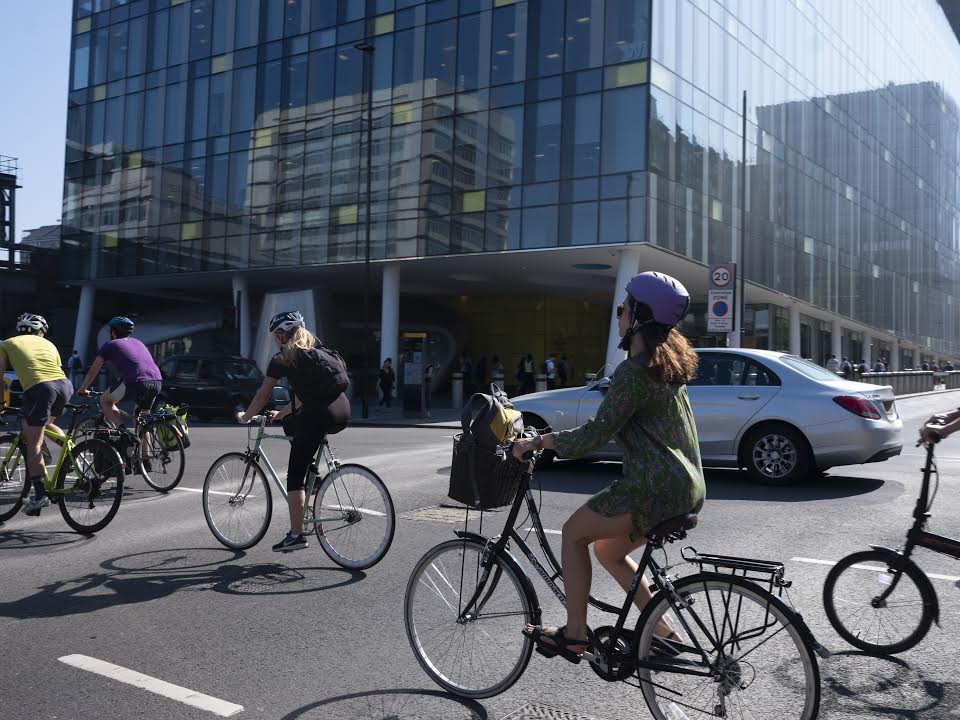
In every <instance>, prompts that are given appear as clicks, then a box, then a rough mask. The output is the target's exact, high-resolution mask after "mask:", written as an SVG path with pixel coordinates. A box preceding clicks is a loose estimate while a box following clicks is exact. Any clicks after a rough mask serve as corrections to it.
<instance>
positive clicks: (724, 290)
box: [707, 263, 737, 333]
mask: <svg viewBox="0 0 960 720" xmlns="http://www.w3.org/2000/svg"><path fill="white" fill-rule="evenodd" d="M736 287H737V266H736V265H735V264H734V263H723V264H721V265H711V266H710V290H709V291H708V297H707V332H716V333H730V332H733V330H734V328H735V327H736V317H737V304H736Z"/></svg>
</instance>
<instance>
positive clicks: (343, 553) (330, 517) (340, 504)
mask: <svg viewBox="0 0 960 720" xmlns="http://www.w3.org/2000/svg"><path fill="white" fill-rule="evenodd" d="M313 519H314V522H315V524H314V531H315V532H316V535H317V541H318V542H319V543H320V547H322V548H323V551H324V552H325V553H326V554H327V556H328V557H329V558H330V559H331V560H333V562H335V563H336V564H337V565H339V566H340V567H342V568H346V569H348V570H365V569H367V568H370V567H373V566H374V565H376V564H377V563H378V562H380V561H381V560H382V559H383V558H384V556H385V555H386V554H387V551H389V550H390V545H391V544H392V543H393V534H394V532H395V531H396V527H397V516H396V512H395V511H394V509H393V498H391V497H390V491H389V490H387V486H386V485H385V484H384V482H383V480H381V479H380V477H379V476H378V475H377V474H376V473H375V472H374V471H373V470H371V469H370V468H368V467H365V466H363V465H357V464H355V463H347V464H345V465H341V466H340V467H338V468H337V469H336V470H333V471H332V472H329V473H327V475H326V476H325V477H324V478H323V482H321V483H320V487H319V489H318V490H317V494H316V495H315V496H314V502H313ZM361 533H362V534H363V537H361Z"/></svg>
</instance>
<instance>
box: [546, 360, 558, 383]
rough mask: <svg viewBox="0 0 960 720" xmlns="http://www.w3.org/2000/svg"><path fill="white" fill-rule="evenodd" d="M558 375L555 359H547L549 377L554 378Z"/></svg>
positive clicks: (549, 378)
mask: <svg viewBox="0 0 960 720" xmlns="http://www.w3.org/2000/svg"><path fill="white" fill-rule="evenodd" d="M556 376H557V367H556V365H554V362H553V360H550V359H548V360H547V379H548V380H553V379H554V378H555V377H556Z"/></svg>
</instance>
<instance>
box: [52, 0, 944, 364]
mask: <svg viewBox="0 0 960 720" xmlns="http://www.w3.org/2000/svg"><path fill="white" fill-rule="evenodd" d="M73 33H74V34H73V43H72V60H71V68H70V98H69V117H68V129H67V157H66V178H65V187H64V209H63V212H64V215H63V225H64V252H63V257H64V259H65V263H64V277H65V279H67V280H69V281H71V282H73V283H78V284H84V285H85V287H86V289H87V290H86V291H87V292H89V293H93V292H95V290H96V289H97V288H112V289H119V290H123V291H125V292H129V293H134V294H139V295H141V296H143V297H144V298H145V300H144V302H145V308H147V307H148V302H149V296H150V295H151V293H153V292H155V291H157V290H158V289H164V290H166V291H175V290H176V289H177V288H178V287H184V288H189V289H190V293H189V294H190V295H191V297H192V298H193V299H194V300H195V301H196V302H197V303H198V304H202V302H203V300H204V298H226V302H227V303H230V302H231V296H232V295H233V294H235V291H236V288H237V287H238V285H237V283H236V279H237V278H238V277H239V278H241V279H242V282H241V284H240V285H239V286H240V287H243V288H249V291H248V293H247V294H248V295H250V296H252V297H253V300H254V302H256V301H257V299H258V295H257V293H269V292H272V291H274V290H280V289H283V288H285V287H289V286H291V285H296V286H298V287H301V286H308V285H310V284H311V283H315V284H318V285H319V284H323V285H325V286H329V287H331V288H334V289H335V290H336V291H337V293H339V294H340V296H341V297H347V298H352V299H353V300H355V299H356V294H357V293H358V292H359V288H360V287H361V286H362V283H363V282H364V277H365V276H363V275H362V274H360V273H359V271H358V270H357V268H358V267H359V266H360V265H362V264H363V262H364V260H365V259H366V258H367V257H368V255H367V251H368V244H367V232H368V218H369V257H370V259H371V260H372V261H373V263H374V265H375V267H376V268H377V269H376V274H375V284H376V287H375V288H374V292H375V294H376V295H380V294H381V293H382V294H383V295H384V298H385V300H384V302H385V303H386V301H387V292H388V291H387V286H388V284H389V286H390V290H389V292H391V293H393V294H394V295H393V299H394V300H397V299H399V295H400V293H401V292H402V295H403V301H402V302H401V306H403V305H404V304H406V303H407V301H408V299H409V300H410V301H411V302H413V301H417V302H419V301H421V300H423V299H424V298H427V297H429V296H431V295H438V294H439V295H445V296H447V297H449V298H450V302H449V303H448V304H449V306H450V308H452V309H453V311H454V313H455V314H456V313H457V312H460V313H468V312H470V311H469V309H468V306H469V305H470V303H467V302H463V300H464V297H465V296H477V295H483V294H484V293H488V294H496V295H497V296H498V297H499V298H500V302H498V303H493V305H497V307H498V308H500V310H502V309H503V308H504V307H510V305H511V303H510V302H509V301H504V300H503V298H504V296H509V297H516V298H517V302H516V303H514V304H515V305H517V306H525V305H526V304H525V303H524V302H522V301H521V298H523V297H525V296H526V295H528V294H530V293H531V292H532V291H531V288H535V292H536V293H538V294H539V296H540V298H541V301H542V302H546V303H547V304H550V303H557V302H562V301H564V300H566V299H571V300H572V299H575V300H577V301H578V302H580V301H582V307H580V309H576V308H573V309H566V310H564V312H565V313H567V315H568V316H569V317H571V318H573V320H571V321H570V322H567V323H565V326H569V325H571V324H572V325H576V324H577V323H576V320H577V318H580V319H581V320H584V319H586V318H590V319H591V321H595V320H596V318H597V317H599V318H600V323H601V324H602V325H604V327H603V328H602V330H601V331H600V333H599V341H598V342H599V344H600V345H603V343H604V340H605V339H606V336H607V334H608V333H607V328H606V326H605V325H606V322H607V317H608V316H609V310H610V304H611V302H610V301H611V299H613V301H614V304H615V303H616V301H617V300H618V299H619V298H614V295H615V281H614V278H615V276H616V275H617V274H618V273H619V274H620V275H621V276H623V275H625V274H627V273H628V272H632V271H635V270H636V269H646V268H650V269H662V270H665V271H668V272H671V274H675V275H677V276H678V277H680V278H681V280H683V281H684V282H685V283H686V284H688V286H689V287H690V288H691V290H692V291H693V294H694V298H695V301H696V302H695V305H694V309H693V312H692V313H691V315H690V317H689V318H688V321H687V326H686V329H687V331H688V332H689V333H690V334H691V335H692V336H694V337H697V338H699V339H700V341H702V342H704V343H708V342H716V341H717V339H718V338H717V337H716V336H713V337H711V336H709V335H708V334H707V333H706V330H705V320H704V314H705V300H706V270H705V265H707V264H710V263H714V262H726V261H730V260H733V261H737V262H738V263H739V264H740V266H741V268H745V272H746V277H747V279H748V281H749V282H748V286H747V294H746V300H747V303H748V307H747V312H746V313H745V317H744V333H743V337H742V342H743V343H744V344H750V345H754V346H758V347H770V348H776V349H792V350H793V351H795V352H802V353H803V354H804V355H807V356H812V357H818V358H819V357H820V356H821V355H822V354H823V353H824V352H825V351H829V350H830V349H841V350H842V351H843V352H844V353H845V354H851V355H853V354H858V355H859V354H861V353H862V354H864V355H869V354H871V350H870V348H873V351H872V355H873V356H874V357H876V356H879V355H885V356H887V357H889V358H890V360H891V364H894V365H900V364H902V363H901V360H903V363H907V364H908V363H910V362H916V361H918V360H919V357H920V353H929V354H930V355H931V356H932V355H934V354H937V355H940V356H947V355H951V356H956V355H960V320H958V317H957V312H956V310H954V308H953V306H954V305H955V304H957V303H960V295H958V290H957V283H958V280H960V266H958V257H960V256H958V252H960V245H958V243H960V237H958V229H960V228H958V224H960V209H958V204H960V192H958V182H957V181H958V178H957V166H958V154H960V153H958V137H960V130H958V125H960V112H958V107H957V104H956V98H957V97H958V94H957V87H956V85H957V83H958V82H960V80H958V78H960V72H958V71H960V44H958V42H957V39H956V37H955V36H954V35H953V33H952V32H951V30H950V28H949V25H948V23H947V21H946V19H945V18H944V16H943V13H942V11H941V9H940V7H939V6H938V4H937V3H936V2H935V0H920V1H918V2H912V3H900V2H894V1H892V0H891V1H889V2H881V3H875V2H874V3H869V2H866V0H849V2H846V1H845V2H842V3H838V2H834V0H722V1H721V0H432V1H427V2H425V1H424V0H313V1H312V2H310V1H308V0H133V1H125V0H75V2H74V23H73ZM358 43H368V44H369V46H370V47H369V49H370V50H371V51H370V52H365V51H364V50H363V49H360V48H358V47H357V45H358ZM743 91H746V93H747V102H748V109H747V120H748V125H747V134H746V140H747V153H746V156H747V162H746V177H747V185H746V187H747V191H746V192H744V189H743V188H742V187H741V185H740V172H741V160H740V159H741V118H742V115H741V98H742V93H743ZM368 112H369V114H370V116H371V117H372V124H370V125H368V123H367V113H368ZM368 150H369V154H370V157H371V163H370V166H369V167H368V166H367V151H368ZM744 198H746V207H745V210H746V213H745V221H746V227H745V230H746V232H745V234H744V235H745V253H744V258H742V259H741V258H740V257H738V253H739V250H738V240H739V237H740V230H741V209H742V206H743V204H744ZM503 253H516V255H515V256H514V255H509V256H504V255H503ZM514 257H515V258H516V259H515V260H512V259H511V258H514ZM387 267H392V268H394V270H391V271H389V272H388V271H387V270H386V268H387ZM397 268H399V270H398V272H399V279H398V278H397V277H396V276H395V272H396V271H397V270H396V269H397ZM388 276H389V277H390V278H392V279H388ZM231 279H233V285H231ZM527 280H529V281H530V282H529V283H527V282H526V281H527ZM381 282H382V288H383V289H382V288H381ZM231 287H232V288H233V291H231ZM131 302H133V303H135V302H136V301H134V300H131ZM216 302H222V301H221V300H217V301H216ZM91 304H92V300H91V301H90V302H88V306H89V305H91ZM541 304H542V303H541ZM340 306H341V308H343V307H346V308H348V309H347V310H345V313H346V315H347V316H349V318H352V319H354V320H357V319H358V318H359V314H357V315H356V317H353V316H352V315H350V313H351V312H352V310H349V308H353V307H359V305H358V304H356V303H353V302H352V301H349V302H346V303H341V304H340ZM598 308H599V310H598ZM524 311H525V310H523V309H521V312H524ZM145 312H146V310H145ZM530 312H531V313H532V312H533V311H532V310H531V311H530ZM531 317H535V316H534V315H531ZM349 318H348V319H349ZM378 322H379V321H378ZM401 324H402V318H401ZM80 325H83V323H80ZM87 325H88V326H89V323H87ZM481 326H483V323H482V322H479V321H478V322H477V323H476V327H481ZM538 327H539V326H538ZM88 331H89V327H88ZM536 332H538V333H540V335H541V336H542V337H543V338H544V340H543V342H544V345H543V353H544V354H545V353H546V352H548V351H549V350H550V349H551V348H552V347H553V346H554V345H556V343H557V342H561V343H563V342H567V343H569V342H576V341H577V340H576V338H581V339H582V340H584V341H586V340H588V339H589V340H590V341H593V339H594V338H593V335H595V334H596V333H595V332H594V331H592V330H589V331H588V330H583V331H576V332H574V333H573V334H572V335H571V334H570V332H567V331H566V330H562V329H559V328H549V327H547V328H545V329H543V328H541V329H539V330H537V331H536ZM564 333H566V334H565V335H564ZM578 333H579V334H578ZM395 334H396V328H393V329H392V330H391V331H389V332H387V335H395ZM560 335H564V337H563V338H561V339H560V340H558V339H557V338H559V337H560ZM721 340H722V339H721ZM392 342H393V345H392V346H391V347H395V341H392ZM462 342H467V343H469V338H468V339H467V340H466V341H462V340H461V344H462ZM548 346H549V347H548ZM511 347H512V346H511ZM517 347H519V346H517ZM388 349H389V348H388ZM503 354H504V355H505V360H506V359H507V357H506V356H509V353H507V352H504V353H503ZM602 355H603V350H602V349H601V350H600V356H601V357H600V359H603V358H602ZM591 362H593V358H592V357H587V358H585V359H584V363H585V364H590V363H591Z"/></svg>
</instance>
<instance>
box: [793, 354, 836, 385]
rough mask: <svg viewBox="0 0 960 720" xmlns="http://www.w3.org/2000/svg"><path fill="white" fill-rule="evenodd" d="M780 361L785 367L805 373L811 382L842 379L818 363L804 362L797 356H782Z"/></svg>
mask: <svg viewBox="0 0 960 720" xmlns="http://www.w3.org/2000/svg"><path fill="white" fill-rule="evenodd" d="M780 360H782V361H783V363H784V364H785V365H789V366H790V367H792V368H793V369H794V370H796V371H797V372H800V373H803V374H804V375H806V376H807V377H808V378H810V379H811V380H825V381H831V382H832V381H835V380H840V379H841V378H840V376H839V375H835V374H834V373H832V372H830V371H829V370H827V369H826V368H822V367H820V366H819V365H817V364H816V363H812V362H810V361H809V360H804V359H803V358H800V357H797V356H795V355H782V356H781V357H780Z"/></svg>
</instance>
